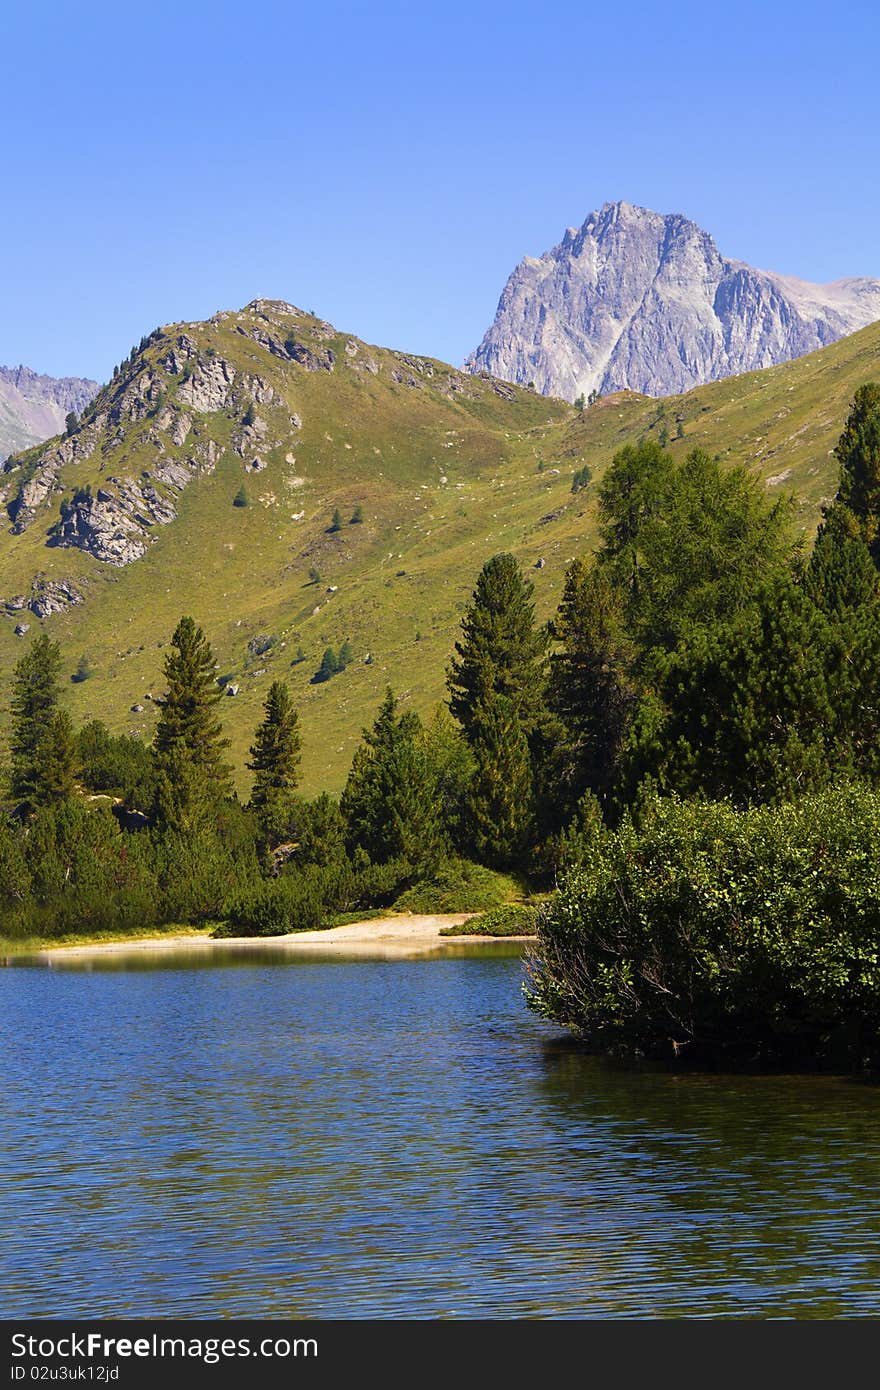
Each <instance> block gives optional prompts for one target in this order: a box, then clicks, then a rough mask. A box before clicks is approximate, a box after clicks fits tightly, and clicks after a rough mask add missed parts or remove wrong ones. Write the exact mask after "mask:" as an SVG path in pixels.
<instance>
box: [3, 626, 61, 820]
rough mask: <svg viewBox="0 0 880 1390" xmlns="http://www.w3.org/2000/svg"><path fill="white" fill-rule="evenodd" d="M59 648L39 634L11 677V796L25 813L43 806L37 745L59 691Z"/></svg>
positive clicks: (50, 720) (52, 714) (49, 721)
mask: <svg viewBox="0 0 880 1390" xmlns="http://www.w3.org/2000/svg"><path fill="white" fill-rule="evenodd" d="M61 664H62V663H61V648H60V646H59V644H58V643H57V642H51V641H50V640H49V638H48V637H47V636H46V634H45V633H44V632H43V633H40V635H39V637H37V639H36V641H34V642H32V643H31V645H30V647H29V648H28V650H27V651H26V652H25V654H24V656H23V657H22V658H21V659H20V661H18V662H16V665H15V667H14V669H13V673H12V701H11V715H12V719H11V730H10V752H11V755H12V769H11V787H12V794H13V796H15V797H18V798H19V800H20V801H21V802H22V804H23V806H24V808H25V809H31V808H32V807H33V806H41V805H44V804H45V803H46V796H45V795H44V792H45V788H43V786H42V777H43V773H44V768H43V762H42V753H41V745H42V743H43V741H44V740H45V738H46V737H47V734H48V732H49V730H50V729H51V728H52V726H53V722H54V718H55V714H56V712H57V708H58V699H59V694H60V690H61V679H60V678H61Z"/></svg>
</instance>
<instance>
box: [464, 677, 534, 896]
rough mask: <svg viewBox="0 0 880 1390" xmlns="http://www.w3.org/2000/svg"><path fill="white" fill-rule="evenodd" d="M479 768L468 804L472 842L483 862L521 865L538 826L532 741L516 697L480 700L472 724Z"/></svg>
mask: <svg viewBox="0 0 880 1390" xmlns="http://www.w3.org/2000/svg"><path fill="white" fill-rule="evenodd" d="M471 729H472V737H471V746H472V748H473V751H474V760H475V763H476V769H475V772H474V777H473V781H472V783H471V787H470V794H469V797H468V803H467V815H468V829H469V835H470V840H471V844H472V845H473V848H474V851H475V852H476V855H477V858H478V859H479V860H480V862H481V863H485V864H490V865H492V866H493V867H495V868H498V869H505V868H513V867H516V866H517V865H518V864H521V862H522V859H523V857H524V855H525V854H526V852H527V850H528V847H529V844H530V842H531V840H532V837H533V833H534V828H535V824H534V823H535V809H534V804H535V795H534V791H535V789H534V777H533V773H532V760H531V753H530V749H529V743H528V740H527V738H526V734H525V729H524V727H523V724H522V721H521V719H520V718H519V717H518V710H517V707H516V705H515V704H514V702H513V701H512V700H510V699H508V698H507V697H506V696H504V695H495V696H493V697H492V698H490V700H489V701H488V703H487V705H485V706H483V705H477V707H476V710H475V711H474V718H473V722H472V725H471Z"/></svg>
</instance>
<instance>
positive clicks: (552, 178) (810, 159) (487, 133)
mask: <svg viewBox="0 0 880 1390" xmlns="http://www.w3.org/2000/svg"><path fill="white" fill-rule="evenodd" d="M877 15H878V12H877V8H876V6H875V5H873V4H868V3H848V2H847V0H841V2H839V3H836V4H834V5H831V6H829V5H827V4H824V5H819V4H815V3H812V0H802V2H801V3H794V0H766V3H762V4H756V3H739V0H738V2H737V3H735V4H734V5H732V6H728V7H726V8H724V7H716V6H712V5H709V4H707V3H705V0H702V2H701V3H699V4H696V3H691V0H687V3H675V0H671V3H669V4H667V5H660V4H656V3H647V0H634V3H629V4H619V3H618V4H610V3H607V0H606V3H605V4H603V5H601V6H600V5H593V4H591V3H589V0H580V2H579V3H578V2H577V0H575V2H574V3H570V2H569V0H557V3H556V4H554V5H552V6H548V5H539V4H531V5H524V4H520V3H518V0H507V3H504V4H497V3H481V0H470V3H459V0H451V2H450V3H446V4H443V5H442V6H441V5H436V4H434V5H432V4H430V3H422V4H414V3H408V4H403V3H388V2H387V0H374V3H372V4H348V3H335V2H334V0H325V3H323V4H322V5H320V6H318V5H316V4H309V5H303V4H300V3H298V2H297V0H288V3H271V2H270V0H251V3H250V4H243V3H241V0H239V3H235V4H232V3H228V0H214V3H211V4H207V3H204V0H190V2H189V3H188V4H185V5H184V4H180V3H176V4H170V3H167V0H153V2H152V3H151V4H149V5H146V6H145V5H125V4H122V3H115V4H113V5H110V4H107V3H105V2H104V0H97V3H88V0H83V2H82V3H78V4H73V3H65V0H54V3H48V0H28V3H27V4H19V5H12V4H7V5H5V6H3V7H2V15H0V76H2V92H3V111H4V120H3V133H2V137H0V139H2V146H0V148H2V151H3V158H2V166H0V168H2V174H0V179H2V182H0V188H2V193H3V197H2V213H0V268H2V269H0V275H2V298H0V363H4V364H7V365H14V364H16V363H18V362H20V361H23V362H26V363H27V364H29V365H31V366H33V367H35V368H37V369H38V370H41V371H46V372H51V373H53V374H56V375H62V374H82V375H91V376H95V377H98V378H101V379H104V378H106V376H107V375H108V374H109V372H110V371H111V370H112V367H113V364H114V363H115V362H116V361H118V360H119V359H120V358H121V357H123V356H124V355H125V354H126V353H127V351H128V349H129V347H130V346H131V344H132V343H133V342H135V341H137V340H138V339H139V338H140V337H141V335H142V334H143V333H146V332H149V330H150V329H151V328H153V327H155V326H156V325H157V324H159V323H168V322H171V321H173V320H178V319H195V318H202V317H206V316H207V315H209V314H211V313H213V311H214V310H215V309H218V308H235V307H239V306H241V305H242V304H244V303H246V302H247V301H248V300H249V299H252V298H254V297H255V296H257V295H265V296H272V297H281V298H285V299H290V300H292V301H293V302H294V303H297V304H299V305H301V306H302V307H304V308H306V309H314V310H316V311H317V312H318V313H320V314H322V315H323V316H324V317H326V318H329V319H331V320H332V321H333V322H335V323H336V324H337V325H338V326H339V327H340V328H343V329H347V330H349V331H351V332H354V333H357V334H359V335H360V336H361V337H363V338H366V339H368V340H370V341H373V342H379V343H383V344H387V345H388V346H393V347H399V348H403V349H408V350H412V351H418V352H424V353H428V354H431V355H433V356H437V357H443V358H446V359H448V360H451V361H453V362H459V361H461V360H462V358H463V357H464V356H465V354H466V353H467V352H468V351H469V350H470V349H471V348H472V347H474V346H475V345H476V343H477V342H478V340H479V338H480V337H481V336H482V333H483V331H484V329H485V328H486V327H487V326H488V324H489V322H490V321H491V318H492V316H493V314H494V311H495V306H496V303H497V299H498V295H499V294H500V291H501V289H502V287H503V284H504V281H505V279H506V277H507V275H508V274H509V272H510V271H511V270H512V269H513V267H514V265H515V264H516V262H517V261H518V260H520V258H521V257H522V256H523V255H526V254H528V255H539V254H540V253H541V252H542V251H543V250H546V249H547V248H548V247H549V246H552V245H553V244H554V243H555V242H556V241H558V240H559V238H560V236H561V235H562V233H563V231H564V229H565V227H566V226H568V225H572V224H574V225H577V224H580V223H581V222H582V221H583V220H584V219H585V217H586V216H587V215H588V213H589V212H591V211H592V210H593V209H594V208H596V207H599V206H600V205H601V204H602V203H603V202H605V201H606V200H614V199H617V198H625V199H627V200H629V201H630V202H634V203H640V204H642V205H644V206H647V207H652V208H655V209H656V210H657V211H659V212H672V211H675V212H684V213H686V214H687V215H688V216H690V217H692V218H693V219H694V220H695V221H697V222H699V223H700V224H701V225H702V226H704V227H705V228H706V230H707V231H709V232H711V233H712V234H713V235H714V237H715V240H716V241H717V243H718V245H719V248H720V249H721V251H722V252H724V253H726V254H728V255H731V256H735V257H739V258H741V259H743V260H746V261H749V262H751V263H752V264H753V265H757V266H760V267H763V268H766V269H773V270H781V271H786V272H788V273H790V274H795V275H801V276H803V277H805V278H808V279H816V280H830V279H835V278H837V277H840V276H843V275H858V274H861V275H873V276H877V277H880V180H878V178H877V161H878V149H880V114H878V110H880V103H878V101H877V85H876V84H877V56H878V52H880V19H878V17H877Z"/></svg>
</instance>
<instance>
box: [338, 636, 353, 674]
mask: <svg viewBox="0 0 880 1390" xmlns="http://www.w3.org/2000/svg"><path fill="white" fill-rule="evenodd" d="M353 661H354V648H353V647H352V645H351V643H350V642H349V640H348V638H347V637H346V639H345V641H344V642H343V644H342V646H341V647H340V648H339V656H338V657H337V665H338V667H339V670H340V671H344V670H345V668H346V666H350V665H351V663H352V662H353Z"/></svg>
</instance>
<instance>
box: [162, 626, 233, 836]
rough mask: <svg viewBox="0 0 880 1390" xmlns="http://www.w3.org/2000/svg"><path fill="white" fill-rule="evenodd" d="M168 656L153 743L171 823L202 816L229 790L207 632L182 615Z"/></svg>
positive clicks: (167, 820) (164, 818) (218, 697)
mask: <svg viewBox="0 0 880 1390" xmlns="http://www.w3.org/2000/svg"><path fill="white" fill-rule="evenodd" d="M171 647H172V650H171V652H170V653H169V654H168V656H166V658H165V678H166V680H167V682H168V689H167V691H166V693H165V695H164V697H163V700H162V703H161V711H162V712H161V715H160V717H159V723H158V725H157V727H156V737H155V741H154V748H155V751H156V755H157V760H158V764H159V771H160V782H161V784H162V785H161V786H160V791H159V798H158V801H159V807H158V810H159V818H160V820H162V821H163V822H165V823H167V824H176V823H178V822H179V823H180V824H182V823H183V822H188V821H189V820H190V818H191V817H195V819H196V820H197V821H200V820H201V819H202V818H203V816H204V815H205V814H207V813H208V808H209V807H210V805H211V804H212V803H213V804H216V802H217V800H219V799H221V798H222V797H224V796H227V795H229V794H230V792H231V789H232V783H231V775H230V768H229V766H228V765H227V764H226V763H225V762H224V761H223V753H224V750H225V749H226V748H228V747H229V740H228V739H226V738H224V737H223V729H222V725H221V724H220V721H219V719H218V718H217V715H216V709H217V705H218V703H219V701H220V700H221V698H222V692H221V690H220V689H219V687H218V686H217V681H216V677H217V662H216V660H215V658H214V653H213V651H212V650H211V646H210V644H209V642H208V641H207V639H206V637H205V634H204V632H203V631H202V629H201V628H200V627H198V626H197V624H196V623H195V622H194V620H193V619H192V618H189V617H185V618H181V620H180V622H179V623H178V624H177V627H176V628H175V630H174V636H173V637H172V639H171Z"/></svg>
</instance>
